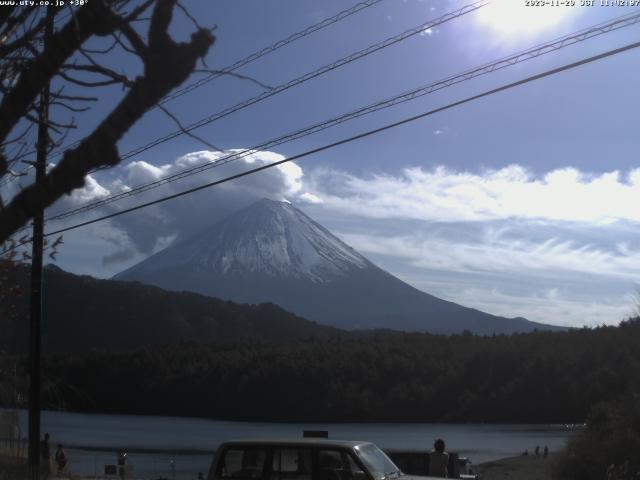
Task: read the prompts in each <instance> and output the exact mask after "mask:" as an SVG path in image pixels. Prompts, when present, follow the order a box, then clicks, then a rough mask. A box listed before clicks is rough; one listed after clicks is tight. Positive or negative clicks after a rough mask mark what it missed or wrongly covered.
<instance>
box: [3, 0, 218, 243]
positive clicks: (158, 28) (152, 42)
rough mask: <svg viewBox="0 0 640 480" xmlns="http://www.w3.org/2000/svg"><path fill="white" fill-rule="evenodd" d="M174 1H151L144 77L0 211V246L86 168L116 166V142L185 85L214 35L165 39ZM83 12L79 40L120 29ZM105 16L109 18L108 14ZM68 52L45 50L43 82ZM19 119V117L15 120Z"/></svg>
mask: <svg viewBox="0 0 640 480" xmlns="http://www.w3.org/2000/svg"><path fill="white" fill-rule="evenodd" d="M98 3H101V2H99V1H98V0H96V1H95V3H92V4H91V3H90V4H89V5H96V4H98ZM175 3H176V0H157V1H156V4H155V7H154V10H153V14H152V18H151V23H150V26H149V32H148V39H149V40H148V45H147V46H146V55H144V56H143V57H142V60H143V62H144V73H143V74H142V75H141V76H139V77H137V78H136V79H135V80H134V81H133V84H132V86H131V88H130V90H129V91H128V92H127V93H126V95H125V96H124V98H123V99H122V100H121V101H120V103H119V104H118V105H117V106H116V107H115V108H114V109H113V111H111V113H109V114H108V115H107V117H106V118H105V119H104V120H103V121H102V123H100V124H99V125H98V126H97V127H96V129H95V130H94V131H93V132H92V133H91V134H90V135H89V136H87V137H86V138H85V139H84V140H82V142H81V143H80V145H78V146H77V147H76V148H73V149H70V150H67V151H66V152H65V154H64V156H63V157H62V160H61V161H60V162H59V163H58V164H57V165H56V166H55V167H54V168H52V169H51V170H50V171H49V172H48V173H47V174H46V177H45V181H44V182H42V183H39V184H32V185H30V186H28V187H26V188H25V189H23V190H22V191H21V192H19V193H18V194H17V195H16V196H15V197H14V198H13V199H12V200H11V202H10V203H9V204H8V205H6V207H5V208H4V209H3V210H2V211H0V243H2V242H4V241H6V240H7V239H8V238H9V236H10V235H12V234H13V233H14V232H15V231H16V230H17V229H19V228H20V227H21V226H23V225H25V224H26V223H27V222H28V221H29V220H30V219H31V218H32V216H33V214H34V213H35V212H36V211H38V210H39V209H41V208H46V207H48V206H49V205H51V204H53V203H54V202H55V201H56V200H58V199H59V198H60V197H61V196H63V195H65V194H69V193H71V192H72V191H73V190H74V189H76V188H79V187H82V186H83V185H84V182H85V177H86V175H87V174H88V173H89V172H90V171H91V170H95V169H99V168H103V167H109V166H113V165H116V164H117V163H119V162H120V156H119V154H118V150H117V147H116V144H117V142H118V140H120V139H121V138H122V136H123V135H124V134H125V133H126V132H127V131H128V130H129V128H131V127H132V126H133V125H134V124H135V123H136V122H137V121H138V120H139V119H140V118H141V117H142V116H143V115H144V114H145V112H147V111H148V110H149V109H151V108H152V107H154V106H155V105H156V104H157V103H158V102H159V101H160V99H161V98H163V97H164V96H165V95H167V94H168V93H169V92H170V91H171V90H172V89H174V88H175V87H177V86H178V85H180V84H181V83H182V82H184V81H185V80H186V79H187V78H188V77H189V75H190V74H191V73H192V72H193V70H194V69H195V67H196V64H197V62H198V60H199V59H201V58H202V57H204V56H205V55H206V53H207V51H208V50H209V47H210V46H211V45H212V44H213V42H214V37H213V35H212V34H211V32H210V31H209V30H206V29H200V30H197V31H196V32H194V33H193V34H192V35H191V40H190V42H187V43H177V42H175V41H174V40H173V39H171V37H170V36H169V34H168V28H169V24H170V22H171V17H172V13H173V8H174V6H175ZM102 6H103V7H104V5H102ZM85 11H87V12H89V11H90V12H91V13H92V14H95V12H96V11H95V10H90V9H82V10H81V11H80V12H79V13H78V23H79V25H81V26H80V28H79V30H80V31H79V32H77V36H78V37H81V38H84V39H86V38H87V37H88V36H89V35H90V33H89V32H94V33H96V34H110V33H111V27H112V24H113V23H114V22H116V23H117V24H118V28H121V29H122V27H123V24H122V21H115V20H114V19H113V17H112V16H109V17H108V18H107V21H105V20H104V17H103V18H101V19H100V20H97V18H96V17H95V15H94V16H91V17H89V16H88V15H89V13H84V12H85ZM107 15H113V14H112V12H111V11H110V10H109V12H108V13H107ZM81 16H83V18H82V19H80V17H81ZM91 20H93V21H94V22H98V21H99V22H100V25H101V26H102V27H101V28H93V27H92V25H90V24H87V23H90V21H91ZM67 27H68V26H67ZM67 27H65V28H64V29H63V31H65V30H66V29H67ZM121 31H122V30H121ZM59 40H60V39H59ZM67 40H68V41H69V42H70V44H71V45H72V47H74V49H75V50H77V49H78V48H79V46H80V45H81V44H82V42H79V43H78V41H77V39H74V40H69V39H67ZM69 48H71V47H70V46H69V45H68V44H65V46H64V49H62V47H61V46H59V49H61V51H57V50H56V51H54V52H51V51H50V52H49V53H50V54H51V55H53V56H54V57H55V58H54V60H51V63H48V65H47V66H46V68H47V72H48V78H50V77H51V76H53V75H55V74H57V73H58V70H59V69H60V67H61V66H62V65H63V64H64V61H65V60H66V58H68V57H69V55H70V54H71V53H72V51H70V50H69ZM49 50H51V49H49ZM37 62H42V59H38V60H37ZM37 62H36V63H37ZM32 75H33V76H34V81H35V82H36V83H38V82H40V83H39V84H42V82H43V81H46V78H47V76H46V75H44V76H43V78H44V79H45V80H43V78H40V77H38V76H35V74H32ZM21 81H22V79H21ZM21 89H22V91H23V93H25V94H28V93H30V90H29V88H28V86H27V85H22V86H21ZM36 92H37V90H36ZM12 93H13V92H12ZM4 100H6V98H5V99H3V103H2V105H0V118H4V117H3V116H2V115H3V114H4V112H7V108H8V107H7V105H5V103H6V102H5V101H4ZM12 102H13V104H14V105H16V106H17V107H19V111H21V112H22V114H24V112H25V110H26V106H24V105H23V103H24V100H22V99H13V100H12ZM7 113H8V112H7ZM14 116H15V114H14ZM21 117H22V115H20V116H18V117H17V118H18V119H19V118H21ZM12 118H13V117H12ZM0 127H1V128H0V139H2V138H4V137H5V136H6V133H5V130H6V129H7V127H6V126H5V125H4V124H2V125H0Z"/></svg>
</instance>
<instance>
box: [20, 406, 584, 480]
mask: <svg viewBox="0 0 640 480" xmlns="http://www.w3.org/2000/svg"><path fill="white" fill-rule="evenodd" d="M20 420H21V428H22V432H23V435H25V436H26V432H27V431H28V428H27V414H26V412H25V411H23V412H21V417H20ZM579 428H580V427H579V426H575V425H556V424H554V425H484V424H482V425H479V424H465V425H459V424H455V425H452V424H397V423H380V424H362V423H351V424H281V423H256V422H228V421H219V420H206V419H200V418H182V417H150V416H149V417H145V416H134V415H100V414H81V413H65V412H42V430H41V431H42V434H43V435H44V433H45V432H48V433H49V434H50V435H51V449H52V452H54V451H55V448H56V446H57V444H58V443H61V444H63V445H64V446H65V450H66V452H67V455H68V457H69V461H70V463H69V466H70V468H71V469H72V470H73V471H74V472H77V473H82V474H85V475H93V474H94V473H96V474H98V475H100V474H101V473H103V472H104V465H105V464H115V463H116V453H115V450H116V449H119V448H125V449H127V450H128V452H129V453H128V457H127V463H128V464H131V465H133V474H134V477H135V478H148V479H156V478H159V477H165V478H168V479H171V478H172V474H173V473H174V472H175V479H176V480H183V479H184V480H187V479H196V478H197V475H198V472H199V471H201V472H203V473H204V474H205V476H206V472H207V469H208V466H209V462H210V461H211V458H212V454H211V452H213V450H215V448H216V447H217V445H218V444H219V443H221V442H223V441H225V440H230V439H237V438H248V437H263V438H264V437H273V436H276V437H294V438H298V437H301V436H302V431H303V430H328V431H329V438H334V439H346V440H368V441H372V442H374V443H376V444H377V445H378V446H380V447H382V448H392V449H431V447H432V445H433V442H434V440H435V439H436V438H443V439H444V440H445V442H446V444H447V449H448V450H450V451H454V452H459V453H460V455H461V456H467V457H469V458H470V459H471V460H472V461H473V462H474V463H476V464H477V463H481V462H486V461H488V460H494V459H498V458H503V457H509V456H515V455H519V454H521V453H522V452H523V451H524V450H528V451H529V453H530V454H533V452H534V449H535V447H536V446H537V445H538V446H540V447H541V448H543V447H544V446H545V445H547V446H548V447H549V450H550V451H552V452H553V451H557V450H558V449H560V448H562V447H563V446H564V445H565V443H566V441H567V439H568V438H569V437H570V436H571V435H572V434H573V433H575V432H576V430H577V429H579Z"/></svg>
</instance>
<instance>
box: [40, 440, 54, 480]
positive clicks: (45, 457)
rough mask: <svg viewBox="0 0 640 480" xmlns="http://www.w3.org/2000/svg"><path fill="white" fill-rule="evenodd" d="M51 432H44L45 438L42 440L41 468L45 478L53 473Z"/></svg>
mask: <svg viewBox="0 0 640 480" xmlns="http://www.w3.org/2000/svg"><path fill="white" fill-rule="evenodd" d="M49 438H50V437H49V434H48V433H45V434H44V439H43V440H41V441H40V459H41V460H40V468H41V470H42V472H43V474H44V475H43V476H44V478H46V477H47V476H48V475H49V473H51V448H50V447H49Z"/></svg>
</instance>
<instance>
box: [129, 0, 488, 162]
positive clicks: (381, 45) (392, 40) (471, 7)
mask: <svg viewBox="0 0 640 480" xmlns="http://www.w3.org/2000/svg"><path fill="white" fill-rule="evenodd" d="M488 3H490V0H479V1H476V2H474V3H471V4H468V5H465V6H464V7H462V8H459V9H457V10H454V11H452V12H449V13H446V14H444V15H442V16H441V17H438V18H437V19H435V20H430V21H428V22H426V23H423V24H421V25H418V26H417V27H413V28H410V29H408V30H405V31H404V32H402V33H400V34H398V35H395V36H393V37H389V38H387V39H385V40H383V41H381V42H378V43H376V44H373V45H370V46H368V47H367V48H364V49H362V50H359V51H357V52H355V53H352V54H350V55H347V56H346V57H342V58H341V59H339V60H336V61H335V62H332V63H330V64H327V65H324V66H322V67H320V68H318V69H316V70H313V71H311V72H308V73H306V74H304V75H302V76H300V77H297V78H294V79H293V80H289V81H288V82H286V83H283V84H280V85H278V86H277V87H273V88H271V89H270V90H266V91H264V92H262V93H260V94H259V95H256V96H254V97H251V98H249V99H247V100H244V101H242V102H240V103H237V104H235V105H233V106H231V107H228V108H225V109H224V110H221V111H219V112H216V113H214V114H212V115H209V116H208V117H205V118H203V119H201V120H198V121H197V122H194V123H192V124H191V125H188V126H187V127H185V128H183V129H181V130H176V131H175V132H172V133H169V134H167V135H164V136H163V137H160V138H157V139H155V140H153V141H151V142H149V143H147V144H145V145H143V146H141V147H138V148H135V149H133V150H130V151H129V152H127V153H125V154H124V155H121V156H120V159H121V160H127V159H129V158H131V157H134V156H136V155H139V154H140V153H142V152H144V151H146V150H149V149H150V148H153V147H155V146H157V145H160V144H161V143H165V142H167V141H169V140H172V139H174V138H176V137H179V136H181V135H184V134H185V133H188V132H191V131H192V130H195V129H197V128H200V127H203V126H205V125H208V124H210V123H213V122H215V121H216V120H220V119H221V118H224V117H226V116H228V115H230V114H232V113H234V112H237V111H239V110H242V109H244V108H247V107H249V106H251V105H254V104H256V103H258V102H261V101H263V100H266V99H267V98H270V97H273V96H274V95H277V94H279V93H282V92H284V91H286V90H289V89H290V88H293V87H296V86H298V85H301V84H303V83H305V82H308V81H309V80H311V79H313V78H316V77H319V76H321V75H324V74H325V73H328V72H330V71H333V70H336V69H337V68H340V67H343V66H344V65H348V64H350V63H352V62H355V61H356V60H359V59H361V58H364V57H366V56H368V55H371V54H372V53H375V52H378V51H380V50H383V49H385V48H387V47H390V46H391V45H395V44H396V43H399V42H401V41H403V40H406V39H407V38H410V37H413V36H414V35H417V34H419V33H420V32H423V31H425V30H427V29H429V28H433V27H436V26H438V25H442V24H443V23H446V22H448V21H450V20H453V19H456V18H459V17H461V16H463V15H466V14H468V13H471V12H474V11H476V10H478V9H480V8H482V7H483V6H485V5H487V4H488Z"/></svg>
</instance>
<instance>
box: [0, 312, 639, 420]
mask: <svg viewBox="0 0 640 480" xmlns="http://www.w3.org/2000/svg"><path fill="white" fill-rule="evenodd" d="M638 344H640V321H639V320H637V319H636V320H634V321H628V322H624V323H623V324H622V325H621V326H620V327H601V328H597V329H593V330H591V329H582V330H573V331H569V332H534V333H530V334H520V335H513V336H496V337H478V336H474V335H471V334H463V335H453V336H449V337H444V336H435V335H428V334H403V333H391V332H386V333H381V332H379V333H373V334H371V335H370V336H369V338H360V339H348V340H344V339H343V340H340V339H339V338H334V339H333V340H330V341H326V340H323V341H317V340H316V341H314V340H313V339H309V340H307V341H304V342H296V343H286V344H283V343H280V344H266V343H255V344H250V343H249V344H247V343H244V344H233V345H204V344H195V343H183V344H179V345H171V346H164V347H147V348H140V349H136V350H134V351H127V352H106V351H93V352H89V353H78V354H73V355H53V356H48V357H46V358H45V359H44V366H45V372H44V375H45V378H46V379H47V385H48V388H47V389H46V391H47V393H46V397H47V398H46V401H47V404H48V405H49V407H50V408H65V409H68V410H73V411H86V412H110V413H131V414H152V415H153V414H157V415H187V416H202V417H211V418H220V419H235V420H263V421H285V422H293V421H365V422H367V421H376V422H383V421H393V422H410V421H411V422H419V421H422V422H516V423H529V422H532V423H538V422H583V421H584V420H585V419H586V418H587V414H588V412H589V409H590V407H591V406H592V405H594V404H596V403H598V402H601V401H605V400H609V399H613V398H616V397H618V396H620V395H622V394H625V393H628V392H640V349H638ZM10 361H11V358H9V357H4V363H5V365H4V367H5V368H7V364H8V362H10Z"/></svg>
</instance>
